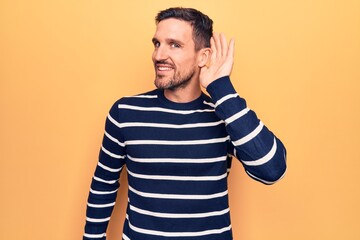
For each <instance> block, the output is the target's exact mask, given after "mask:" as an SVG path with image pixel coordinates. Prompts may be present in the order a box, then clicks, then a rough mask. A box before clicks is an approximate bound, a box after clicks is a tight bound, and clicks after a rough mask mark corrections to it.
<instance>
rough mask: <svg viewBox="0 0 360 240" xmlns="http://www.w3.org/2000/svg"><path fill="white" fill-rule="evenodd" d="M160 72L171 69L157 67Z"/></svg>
mask: <svg viewBox="0 0 360 240" xmlns="http://www.w3.org/2000/svg"><path fill="white" fill-rule="evenodd" d="M158 69H159V70H160V71H170V70H171V69H172V68H169V67H158Z"/></svg>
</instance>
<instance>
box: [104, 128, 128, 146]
mask: <svg viewBox="0 0 360 240" xmlns="http://www.w3.org/2000/svg"><path fill="white" fill-rule="evenodd" d="M105 136H106V137H108V138H109V139H110V140H111V141H113V142H116V143H117V144H119V145H120V146H121V147H125V144H124V143H122V142H120V141H119V140H117V139H116V138H114V137H113V136H111V135H110V134H109V133H107V132H106V131H105Z"/></svg>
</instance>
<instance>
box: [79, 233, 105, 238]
mask: <svg viewBox="0 0 360 240" xmlns="http://www.w3.org/2000/svg"><path fill="white" fill-rule="evenodd" d="M84 237H87V238H103V237H106V233H100V234H88V233H84Z"/></svg>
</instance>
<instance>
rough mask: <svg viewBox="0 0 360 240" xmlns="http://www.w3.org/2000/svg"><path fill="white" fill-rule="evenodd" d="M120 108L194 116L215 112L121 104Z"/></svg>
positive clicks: (212, 110)
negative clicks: (200, 113) (193, 114)
mask: <svg viewBox="0 0 360 240" xmlns="http://www.w3.org/2000/svg"><path fill="white" fill-rule="evenodd" d="M118 108H121V109H130V110H137V111H151V112H166V113H176V114H192V113H197V112H214V111H215V110H214V109H198V110H173V109H167V108H160V107H139V106H133V105H127V104H119V105H118Z"/></svg>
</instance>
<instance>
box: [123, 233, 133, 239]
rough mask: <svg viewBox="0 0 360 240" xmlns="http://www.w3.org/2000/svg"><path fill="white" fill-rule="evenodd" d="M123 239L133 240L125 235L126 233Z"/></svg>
mask: <svg viewBox="0 0 360 240" xmlns="http://www.w3.org/2000/svg"><path fill="white" fill-rule="evenodd" d="M122 237H123V239H124V240H131V239H130V238H129V237H128V236H126V235H125V233H123V235H122Z"/></svg>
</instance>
